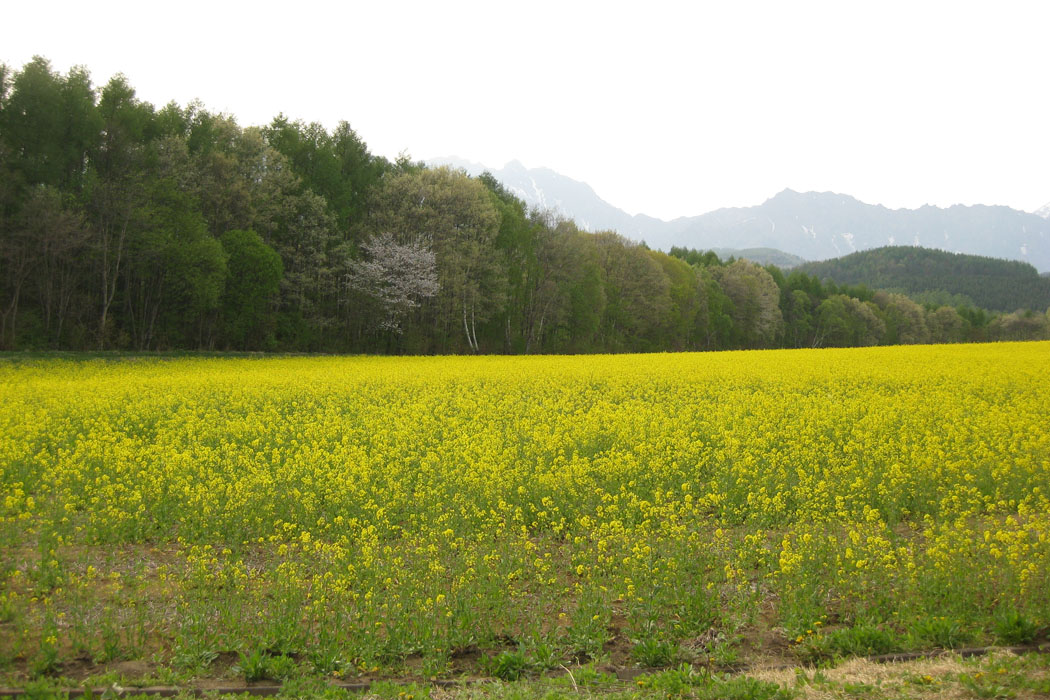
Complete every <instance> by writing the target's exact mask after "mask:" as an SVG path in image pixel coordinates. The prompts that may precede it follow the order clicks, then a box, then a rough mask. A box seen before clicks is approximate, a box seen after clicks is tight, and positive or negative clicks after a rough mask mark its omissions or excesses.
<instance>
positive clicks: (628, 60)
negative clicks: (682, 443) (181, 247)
mask: <svg viewBox="0 0 1050 700" xmlns="http://www.w3.org/2000/svg"><path fill="white" fill-rule="evenodd" d="M0 17H2V19H3V25H4V26H3V29H0V36H3V40H2V42H0V61H2V62H5V63H7V64H8V65H9V66H11V67H13V68H15V69H18V68H20V67H21V66H22V65H23V64H24V63H26V62H27V61H28V60H30V58H31V57H32V56H33V55H34V54H40V55H43V56H45V57H47V58H49V59H50V60H51V61H52V63H53V65H54V67H55V68H56V69H58V70H59V71H61V72H65V71H67V70H68V69H69V68H70V66H72V65H75V64H81V65H84V66H86V67H87V68H88V69H89V70H90V71H91V74H92V77H93V79H94V82H95V84H96V85H102V84H104V83H105V82H106V81H107V80H108V79H109V78H110V76H112V75H113V74H114V73H117V72H123V73H124V74H125V75H126V76H127V77H128V79H129V82H130V83H131V85H132V86H133V87H135V88H136V90H137V91H138V94H139V96H140V98H142V99H144V100H147V101H150V102H153V103H154V104H156V105H157V106H161V105H163V104H165V103H167V102H169V101H171V100H175V101H176V102H178V103H180V104H183V105H185V104H186V103H188V102H189V101H191V100H193V99H195V98H196V99H199V100H200V101H201V102H202V103H203V104H204V106H205V107H206V108H208V109H209V110H211V111H221V112H227V113H230V114H232V115H234V116H236V117H237V120H238V122H239V123H240V124H241V125H243V126H247V125H255V124H265V123H268V122H269V121H270V120H271V119H272V118H273V117H274V116H275V115H277V114H278V113H279V112H283V113H284V114H286V115H287V116H289V117H291V118H293V119H302V120H303V121H307V122H310V121H317V122H321V123H322V124H324V125H325V126H326V127H328V128H332V127H334V126H335V125H336V124H337V123H338V122H339V121H340V120H346V121H348V122H349V123H350V125H351V126H352V127H353V128H354V129H355V130H356V131H357V133H358V135H359V136H360V137H361V138H362V139H364V141H365V142H366V143H367V144H368V146H369V149H370V150H371V151H372V152H373V153H376V154H379V155H384V156H387V157H388V158H391V159H393V158H396V157H397V155H398V154H399V153H401V152H406V153H407V154H408V155H410V156H411V157H412V158H413V159H425V158H431V157H437V156H447V155H456V156H459V157H461V158H464V159H467V160H472V161H478V162H482V163H485V164H487V165H490V166H493V167H501V166H502V165H503V164H504V163H505V162H506V161H508V160H511V159H518V160H520V161H522V162H523V163H524V164H525V165H526V166H528V167H540V166H545V167H549V168H552V169H554V170H556V171H558V172H560V173H562V174H563V175H567V176H569V177H572V178H575V179H577V180H582V181H584V182H587V183H588V184H590V185H591V186H592V187H593V188H594V189H595V190H596V191H597V193H598V194H599V195H600V196H601V197H602V198H604V199H605V200H607V201H608V202H610V203H611V204H614V205H616V206H618V207H620V208H622V209H625V210H627V211H629V212H631V213H639V212H643V213H646V214H650V215H653V216H658V217H660V218H665V219H669V218H674V217H677V216H689V215H695V214H701V213H704V212H706V211H710V210H712V209H715V208H718V207H723V206H748V205H752V204H759V203H761V202H762V201H764V200H765V199H767V198H768V197H771V196H772V195H774V194H775V193H777V192H779V191H780V190H782V189H784V188H785V187H790V188H791V189H794V190H799V191H807V190H818V191H828V190H830V191H835V192H841V193H846V194H850V195H853V196H854V197H857V198H858V199H860V200H862V201H865V202H869V203H878V204H884V205H886V206H889V207H894V208H896V207H909V208H914V207H918V206H922V205H923V204H926V203H930V204H936V205H940V206H949V205H951V204H956V203H961V204H976V203H982V204H1005V205H1008V206H1012V207H1015V208H1018V209H1023V210H1027V211H1031V210H1034V209H1036V208H1038V207H1040V206H1042V205H1043V204H1046V203H1047V202H1050V133H1048V128H1050V54H1048V53H1047V40H1048V39H1047V37H1048V36H1050V2H1046V1H1039V0H1033V1H1031V2H1008V1H1003V0H997V1H996V0H988V1H987V2H980V3H974V2H960V1H955V2H922V1H921V0H910V1H909V2H896V1H890V0H878V1H876V2H847V1H844V0H839V1H836V2H791V1H789V0H783V1H780V2H742V1H740V2H734V1H730V0H726V1H725V2H680V3H679V2H660V1H658V0H657V1H654V0H642V1H638V0H636V1H634V2H625V3H618V2H594V3H591V2H586V3H584V2H570V1H569V0H562V1H561V2H547V1H546V0H520V1H519V2H516V3H503V2H496V1H495V0H489V1H487V2H452V1H444V0H443V1H442V2H435V1H433V0H430V1H428V2H396V1H390V2H362V3H351V2H338V3H336V2H333V3H330V4H328V3H318V2H309V1H306V0H299V1H298V2H282V3H269V2H250V3H235V2H223V1H222V0H211V1H210V2H195V1H193V2H187V1H183V2H179V3H152V2H146V3H144V2H126V3H125V2H105V1H100V0H95V1H92V2H83V1H82V0H81V1H78V2H70V3H59V2H46V1H43V0H36V1H34V2H13V1H11V0H7V1H6V2H4V3H3V7H2V8H0Z"/></svg>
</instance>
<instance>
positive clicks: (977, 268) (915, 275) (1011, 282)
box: [799, 246, 1050, 311]
mask: <svg viewBox="0 0 1050 700" xmlns="http://www.w3.org/2000/svg"><path fill="white" fill-rule="evenodd" d="M799 269H800V270H802V271H803V272H807V273H809V274H811V275H816V276H817V277H819V278H821V279H824V280H828V279H830V280H834V281H835V282H837V283H838V284H863V285H866V286H868V287H870V288H872V289H894V290H900V291H903V292H904V293H906V294H921V293H925V292H937V291H941V292H947V293H948V294H952V295H962V296H966V297H968V298H969V299H970V300H971V301H972V302H973V303H974V304H976V305H977V306H979V307H981V308H984V309H990V310H995V311H1015V310H1016V309H1018V308H1029V309H1037V310H1040V311H1041V310H1043V309H1046V308H1047V307H1048V306H1050V279H1047V278H1046V277H1040V276H1039V273H1038V272H1036V270H1035V268H1034V267H1032V266H1031V265H1029V264H1027V263H1023V262H1019V261H1016V260H998V259H995V258H988V257H982V256H977V255H963V254H957V253H948V252H945V251H941V250H930V249H928V248H916V247H912V246H894V247H886V248H877V249H875V250H866V251H862V252H859V253H853V254H851V255H847V256H845V257H842V258H837V259H835V260H826V261H824V262H812V263H806V264H805V265H802V266H800V267H799Z"/></svg>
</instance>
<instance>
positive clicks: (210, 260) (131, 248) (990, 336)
mask: <svg viewBox="0 0 1050 700" xmlns="http://www.w3.org/2000/svg"><path fill="white" fill-rule="evenodd" d="M840 282H841V280H840ZM887 286H899V285H887ZM967 296H970V295H967ZM970 298H971V299H973V300H974V302H976V298H974V297H972V296H970ZM948 301H950V304H941V303H938V302H937V301H936V300H931V301H930V302H929V303H926V304H919V303H917V302H916V301H914V300H913V299H911V298H909V297H907V296H905V295H904V294H901V293H893V292H876V291H872V290H871V289H870V288H868V287H861V286H839V285H836V284H835V283H833V282H829V283H824V282H821V281H820V279H819V278H818V277H817V276H815V275H810V274H806V273H804V272H800V271H792V272H791V273H790V274H785V273H784V272H783V271H781V270H780V269H779V268H777V267H774V266H766V267H760V266H758V265H755V264H753V263H751V262H748V261H746V260H728V261H723V260H721V259H719V258H718V256H717V255H715V254H713V253H706V254H705V253H702V252H698V251H693V250H686V249H675V250H672V252H671V254H670V255H668V254H665V253H662V252H659V251H653V250H649V249H648V248H646V247H645V246H644V245H638V244H634V243H632V242H630V241H628V240H626V239H624V238H623V237H621V236H619V235H617V234H615V233H610V232H604V233H586V232H583V231H580V230H579V229H578V228H577V227H576V225H575V224H574V223H573V222H571V221H566V220H563V219H559V218H557V217H555V216H553V215H552V214H550V213H549V212H543V211H529V210H527V209H526V207H525V205H524V204H523V203H522V202H521V201H520V200H518V199H517V198H516V197H514V196H513V195H512V194H511V193H509V192H508V191H507V190H505V189H504V188H503V187H502V186H501V185H500V184H499V183H498V182H497V181H496V180H495V179H494V178H493V177H492V176H491V175H487V174H486V175H482V176H481V177H478V178H471V177H468V176H467V175H466V174H464V173H463V172H460V171H455V170H450V169H445V168H425V167H423V166H422V165H421V164H419V163H414V162H412V161H411V160H409V159H408V158H407V157H403V158H400V159H398V160H397V161H396V162H390V161H388V160H387V159H385V158H382V157H378V156H375V155H373V154H371V153H370V152H369V151H368V148H367V146H366V145H365V143H364V142H363V141H362V140H361V139H360V138H359V137H358V135H357V134H356V133H355V132H354V131H353V130H352V129H351V128H350V126H349V124H347V123H346V122H343V123H340V124H339V125H338V126H337V127H336V128H335V129H334V130H332V131H328V130H326V129H325V128H324V127H322V126H320V125H318V124H306V123H303V122H300V121H293V120H290V119H289V118H287V117H285V116H283V115H279V116H277V117H276V118H275V119H274V120H273V121H272V122H270V123H269V124H268V125H266V126H263V127H254V126H253V127H242V126H240V125H239V124H238V123H237V122H236V120H235V118H234V117H232V116H229V115H223V114H214V113H211V112H209V111H207V110H206V109H205V108H204V107H203V106H202V105H199V104H191V105H189V106H180V105H177V104H175V103H169V104H168V105H165V106H164V107H161V108H156V107H155V106H153V105H151V104H149V103H146V102H144V101H142V100H140V99H138V98H137V96H136V94H135V91H134V89H133V87H132V86H131V85H129V84H128V82H127V80H126V79H125V78H124V77H122V76H117V77H114V78H113V79H111V80H110V81H109V82H108V83H107V84H106V85H104V86H102V87H100V88H96V86H94V85H93V84H92V82H91V78H90V75H89V73H88V72H87V70H85V69H82V68H74V69H71V70H70V71H69V72H68V73H66V74H60V73H58V72H56V71H55V70H54V69H53V68H52V67H51V65H50V64H49V63H48V61H47V60H45V59H43V58H37V59H34V60H33V61H32V62H30V63H28V64H26V65H25V66H23V67H22V68H21V69H20V70H12V69H11V68H9V67H5V66H0V348H3V349H46V348H70V349H134V350H166V349H218V350H272V351H303V352H369V353H372V352H379V353H467V352H474V353H536V352H625V351H654V350H706V349H728V348H760V347H781V346H783V347H819V346H833V345H872V344H880V343H918V342H953V341H967V340H994V339H1022V338H1041V337H1046V336H1047V332H1048V331H1047V329H1048V325H1050V322H1048V318H1047V313H1046V309H1045V305H1043V306H1036V307H1033V310H1031V311H1015V312H1013V313H1009V314H993V313H988V312H986V311H982V310H981V309H979V308H975V307H974V306H971V305H968V304H967V303H966V300H964V299H963V300H960V299H951V300H948ZM1019 305H1020V304H1019ZM996 308H1002V309H1005V310H1008V309H1009V308H1010V307H1008V306H1003V307H996Z"/></svg>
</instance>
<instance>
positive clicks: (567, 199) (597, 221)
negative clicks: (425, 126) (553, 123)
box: [426, 156, 665, 240]
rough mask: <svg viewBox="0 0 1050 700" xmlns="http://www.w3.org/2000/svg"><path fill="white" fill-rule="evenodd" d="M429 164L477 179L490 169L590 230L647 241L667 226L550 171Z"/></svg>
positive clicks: (455, 161)
mask: <svg viewBox="0 0 1050 700" xmlns="http://www.w3.org/2000/svg"><path fill="white" fill-rule="evenodd" d="M426 162H427V164H428V165H447V166H449V167H452V168H460V169H462V170H465V171H466V172H467V174H469V175H473V176H477V175H480V174H481V173H483V172H485V171H486V170H487V171H488V172H490V173H492V175H493V176H494V177H495V178H496V179H497V180H499V181H500V182H501V183H502V184H503V186H504V187H506V188H507V189H508V190H510V191H511V192H513V193H514V194H515V195H516V196H517V197H519V198H520V199H521V200H522V201H524V202H525V204H527V205H528V206H529V207H535V208H539V209H550V210H552V211H555V212H557V213H559V214H561V215H563V216H566V217H568V218H571V219H573V220H574V221H575V222H576V224H577V225H578V226H579V227H580V228H582V229H584V230H587V231H606V230H612V231H618V232H619V233H621V234H622V235H624V236H627V237H628V238H633V239H635V240H643V239H645V238H646V235H647V233H648V232H649V231H650V230H653V229H657V228H659V227H660V226H662V225H665V223H664V222H663V221H661V220H659V219H654V218H653V217H651V216H645V215H639V216H631V215H630V214H628V213H627V212H625V211H623V210H622V209H618V208H616V207H614V206H613V205H611V204H609V203H608V202H606V201H605V200H604V199H602V198H601V197H599V196H598V194H597V193H596V192H595V191H594V190H593V189H592V188H591V186H590V185H588V184H586V183H584V182H580V181H579V180H573V179H572V178H570V177H566V176H564V175H561V174H559V173H556V172H555V171H553V170H551V169H549V168H526V167H525V166H524V165H522V164H521V163H519V162H518V161H516V160H512V161H511V162H509V163H507V164H506V165H505V166H503V167H502V168H498V169H496V168H490V167H486V166H484V165H482V164H481V163H474V162H472V161H466V160H462V159H460V158H456V157H455V156H447V157H443V158H433V159H431V160H428V161H426Z"/></svg>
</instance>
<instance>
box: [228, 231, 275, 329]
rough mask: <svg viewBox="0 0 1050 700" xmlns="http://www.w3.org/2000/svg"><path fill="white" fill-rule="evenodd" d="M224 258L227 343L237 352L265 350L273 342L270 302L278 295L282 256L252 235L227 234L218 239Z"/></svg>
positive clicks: (258, 237) (252, 232)
mask: <svg viewBox="0 0 1050 700" xmlns="http://www.w3.org/2000/svg"><path fill="white" fill-rule="evenodd" d="M221 242H222V247H223V250H224V251H225V253H226V255H227V261H226V270H227V276H226V284H225V288H224V289H223V294H222V298H221V302H220V304H221V307H222V314H223V320H224V321H225V323H224V324H223V325H224V328H225V331H226V338H227V342H228V343H229V344H230V345H232V346H233V347H236V348H241V349H246V348H251V347H266V346H267V345H268V344H269V343H272V342H273V315H272V313H271V311H272V307H273V302H274V300H275V298H276V297H277V294H278V292H279V291H280V285H281V276H282V274H283V272H284V267H283V265H282V264H281V256H280V255H278V254H277V251H275V250H274V249H273V248H271V247H270V246H268V245H266V243H264V242H263V240H262V238H260V236H259V234H257V233H256V232H255V231H243V230H233V231H227V232H226V233H225V234H223V236H222V238H221Z"/></svg>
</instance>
